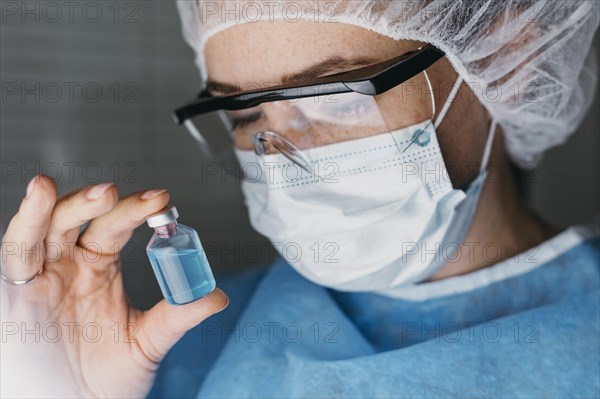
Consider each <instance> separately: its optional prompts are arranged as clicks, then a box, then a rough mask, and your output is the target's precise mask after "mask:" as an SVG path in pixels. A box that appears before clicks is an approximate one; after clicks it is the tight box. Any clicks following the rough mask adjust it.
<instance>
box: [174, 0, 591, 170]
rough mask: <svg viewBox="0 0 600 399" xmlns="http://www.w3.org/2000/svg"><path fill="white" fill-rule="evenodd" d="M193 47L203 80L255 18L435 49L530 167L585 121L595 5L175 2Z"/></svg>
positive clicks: (528, 1)
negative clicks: (223, 47)
mask: <svg viewBox="0 0 600 399" xmlns="http://www.w3.org/2000/svg"><path fill="white" fill-rule="evenodd" d="M177 5H178V9H179V13H180V16H181V19H182V23H183V33H184V37H185V39H186V40H187V42H188V43H189V44H190V45H191V46H192V48H193V49H194V51H195V52H196V64H197V65H198V67H199V68H200V72H201V75H202V78H203V80H205V79H206V68H205V62H204V56H203V52H204V45H205V43H206V41H207V40H208V39H209V38H210V37H211V36H213V35H214V34H216V33H217V32H220V31H222V30H224V29H227V28H228V27H231V26H233V25H236V24H243V23H253V22H257V21H273V20H282V19H283V20H287V21H290V22H294V21H298V20H300V19H304V20H311V21H316V22H322V23H347V24H351V25H355V26H360V27H363V28H366V29H370V30H372V31H375V32H377V33H380V34H382V35H385V36H388V37H391V38H393V39H406V40H416V41H421V42H427V43H431V44H433V45H435V46H437V47H438V48H440V49H441V50H443V51H444V52H445V53H446V56H447V58H448V59H449V61H450V62H451V63H452V65H453V66H454V68H455V69H456V71H457V72H458V74H459V75H460V76H461V77H462V78H463V79H464V81H465V82H466V83H467V84H468V85H469V86H470V87H471V88H472V90H473V92H474V93H475V95H476V96H477V97H478V98H479V100H480V101H481V103H482V104H483V105H484V106H485V107H486V108H487V109H488V111H489V112H490V114H491V115H492V116H493V117H494V118H496V120H497V121H498V123H499V124H500V125H501V126H502V128H503V130H504V134H505V138H506V146H507V150H508V152H509V154H510V155H511V157H512V159H513V161H515V162H516V163H517V164H519V165H520V166H522V167H533V166H535V164H536V163H537V161H538V159H539V155H540V154H541V153H542V152H543V151H545V150H546V149H548V148H549V147H552V146H555V145H557V144H560V143H563V142H564V141H565V140H566V139H567V137H568V136H569V135H570V134H571V133H573V131H574V130H575V128H576V127H577V125H578V124H579V123H580V122H581V119H582V118H583V116H584V114H585V112H586V110H587V109H588V107H589V105H590V103H591V100H592V98H593V95H594V92H595V87H596V62H595V55H594V54H593V51H592V49H591V42H592V39H593V35H594V32H595V30H596V28H597V26H598V22H599V18H600V17H599V15H600V3H599V2H597V1H595V0H591V1H586V0H372V1H365V0H358V1H354V0H352V1H351V0H337V1H330V0H325V1H309V0H298V1H293V0H272V1H249V0H242V1H225V2H222V1H204V0H202V1H196V0H178V4H177Z"/></svg>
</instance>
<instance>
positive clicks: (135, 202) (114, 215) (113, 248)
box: [78, 189, 169, 255]
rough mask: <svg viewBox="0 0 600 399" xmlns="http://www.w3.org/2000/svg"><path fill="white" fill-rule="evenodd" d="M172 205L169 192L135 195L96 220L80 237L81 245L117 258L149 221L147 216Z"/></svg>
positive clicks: (126, 198) (159, 190)
mask: <svg viewBox="0 0 600 399" xmlns="http://www.w3.org/2000/svg"><path fill="white" fill-rule="evenodd" d="M168 203H169V193H168V192H167V190H165V189H155V190H148V191H144V192H135V193H133V194H130V195H128V196H127V197H125V198H122V199H121V200H119V202H118V203H117V205H115V207H114V208H113V209H111V210H110V211H108V212H107V213H105V214H103V215H101V216H99V217H97V218H96V219H93V220H92V221H90V223H89V224H88V227H87V228H86V229H85V231H84V232H83V233H82V234H81V236H80V237H79V240H78V242H79V244H80V245H81V246H82V247H84V248H86V249H88V250H90V251H93V252H97V253H101V254H103V255H106V254H115V253H118V252H120V250H121V249H122V248H123V247H124V246H125V245H126V244H127V242H128V241H129V239H130V238H131V235H132V234H133V230H135V228H137V227H138V226H140V225H141V224H143V223H144V222H145V221H146V216H148V215H150V214H152V213H154V212H157V211H159V210H161V209H162V208H164V207H165V206H167V204H168Z"/></svg>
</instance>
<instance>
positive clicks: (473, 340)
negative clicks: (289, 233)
mask: <svg viewBox="0 0 600 399" xmlns="http://www.w3.org/2000/svg"><path fill="white" fill-rule="evenodd" d="M599 276H600V238H599V234H598V228H597V227H594V228H584V227H572V228H570V229H568V230H566V231H564V232H562V233H560V234H559V235H557V236H555V237H554V238H552V239H550V240H549V241H547V242H545V243H543V244H542V245H540V246H538V247H536V248H534V249H531V250H529V251H526V252H525V253H523V254H520V255H519V256H517V257H514V258H511V259H507V260H505V261H503V262H500V263H498V264H496V265H494V266H491V267H488V268H485V269H482V270H479V271H475V272H472V273H469V274H466V275H463V276H457V277H451V278H447V279H444V280H440V281H435V282H428V283H422V284H416V285H411V286H409V287H407V288H406V290H405V293H403V294H402V295H401V297H400V298H389V297H384V296H381V295H378V294H373V293H348V292H339V291H335V290H332V289H327V288H324V287H322V286H319V285H316V284H314V283H312V282H310V281H308V280H306V279H305V278H303V277H302V276H301V275H299V274H298V273H297V272H296V271H295V270H294V269H292V268H291V266H289V265H288V264H287V263H286V262H285V261H283V260H282V259H279V260H278V261H277V262H276V263H275V264H274V265H272V266H270V267H266V268H260V269H253V270H249V271H246V272H243V273H240V274H237V275H235V276H234V277H231V276H230V277H228V278H220V279H219V278H217V281H218V285H219V286H220V287H221V288H222V289H223V290H224V291H225V292H226V293H227V294H228V295H229V297H230V305H229V307H228V308H227V309H226V310H225V311H223V312H221V313H219V314H217V315H215V316H212V317H211V318H209V319H208V320H206V321H205V322H204V323H202V324H201V325H199V326H197V327H196V328H194V329H192V330H191V331H189V332H188V333H187V334H186V335H185V336H184V337H183V338H182V339H181V340H180V341H179V342H178V343H177V344H176V345H175V346H174V347H173V349H172V350H171V351H170V352H169V353H168V355H167V356H166V358H165V359H164V360H163V362H162V363H161V366H160V369H159V371H158V375H157V378H156V382H155V385H154V387H153V388H152V391H151V392H150V394H149V396H150V397H176V398H185V397H200V398H214V397H227V398H229V397H235V398H244V397H255V398H269V397H277V398H282V397H298V398H307V397H310V398H317V397H318V398H324V397H352V398H357V397H368V398H373V397H382V398H392V397H393V398H398V397H411V398H414V397H427V398H436V397H444V398H447V397H460V398H465V397H511V398H512V397H569V398H574V397H586V398H592V397H594V398H597V397H600V338H599V337H600V317H599V314H600V296H599V295H600V277H599Z"/></svg>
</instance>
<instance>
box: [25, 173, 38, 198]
mask: <svg viewBox="0 0 600 399" xmlns="http://www.w3.org/2000/svg"><path fill="white" fill-rule="evenodd" d="M36 179H37V177H34V178H33V179H31V181H30V182H29V184H28V185H27V192H26V193H25V198H29V197H30V196H31V194H32V193H33V187H34V186H35V180H36Z"/></svg>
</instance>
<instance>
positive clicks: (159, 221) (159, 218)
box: [146, 206, 179, 227]
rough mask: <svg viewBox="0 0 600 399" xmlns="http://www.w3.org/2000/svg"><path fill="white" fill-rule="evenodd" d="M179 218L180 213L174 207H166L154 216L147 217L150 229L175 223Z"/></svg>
mask: <svg viewBox="0 0 600 399" xmlns="http://www.w3.org/2000/svg"><path fill="white" fill-rule="evenodd" d="M178 217H179V212H177V208H175V207H174V206H172V207H170V208H168V207H165V208H163V209H161V210H160V211H158V212H155V213H153V214H152V215H148V216H146V223H148V226H150V227H159V226H164V225H166V224H169V223H171V222H174V221H176V220H177V218H178Z"/></svg>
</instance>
